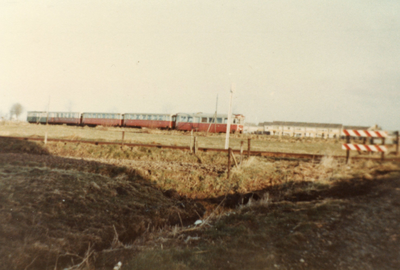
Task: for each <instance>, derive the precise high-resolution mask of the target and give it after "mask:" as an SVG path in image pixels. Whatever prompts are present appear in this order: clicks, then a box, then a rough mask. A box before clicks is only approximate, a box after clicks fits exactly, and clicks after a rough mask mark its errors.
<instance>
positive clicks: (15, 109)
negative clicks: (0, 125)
mask: <svg viewBox="0 0 400 270" xmlns="http://www.w3.org/2000/svg"><path fill="white" fill-rule="evenodd" d="M23 111H24V107H22V105H21V104H19V103H15V104H14V105H12V107H11V109H10V119H11V118H12V117H13V115H15V117H16V118H17V119H18V117H19V116H20V115H21V113H22V112H23Z"/></svg>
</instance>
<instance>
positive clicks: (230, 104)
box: [225, 84, 233, 149]
mask: <svg viewBox="0 0 400 270" xmlns="http://www.w3.org/2000/svg"><path fill="white" fill-rule="evenodd" d="M232 97H233V84H232V86H231V98H230V101H229V112H228V124H227V125H226V137H225V149H228V148H229V134H230V133H231V118H232Z"/></svg>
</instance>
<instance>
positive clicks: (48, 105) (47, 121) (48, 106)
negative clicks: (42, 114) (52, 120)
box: [46, 96, 51, 125]
mask: <svg viewBox="0 0 400 270" xmlns="http://www.w3.org/2000/svg"><path fill="white" fill-rule="evenodd" d="M50 98H51V96H49V104H47V113H46V125H48V124H49V109H50Z"/></svg>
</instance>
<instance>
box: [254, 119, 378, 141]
mask: <svg viewBox="0 0 400 270" xmlns="http://www.w3.org/2000/svg"><path fill="white" fill-rule="evenodd" d="M259 126H261V127H263V131H264V134H268V135H275V136H291V137H313V138H339V137H341V136H343V129H358V130H368V129H369V130H371V129H375V128H377V126H375V127H364V126H343V125H342V124H328V123H308V122H285V121H273V122H263V123H260V124H259Z"/></svg>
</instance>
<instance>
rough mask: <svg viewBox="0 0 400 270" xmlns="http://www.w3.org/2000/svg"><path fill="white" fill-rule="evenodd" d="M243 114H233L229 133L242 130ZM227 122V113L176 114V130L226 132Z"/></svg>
mask: <svg viewBox="0 0 400 270" xmlns="http://www.w3.org/2000/svg"><path fill="white" fill-rule="evenodd" d="M243 121H244V116H243V115H241V114H233V115H232V117H231V126H230V132H231V133H236V132H239V133H242V132H243ZM227 124H228V115H227V114H218V115H217V116H216V117H215V115H214V114H205V113H195V114H188V113H178V114H177V115H176V123H175V125H176V129H178V130H187V131H190V130H194V131H209V132H214V133H224V132H226V126H227Z"/></svg>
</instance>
